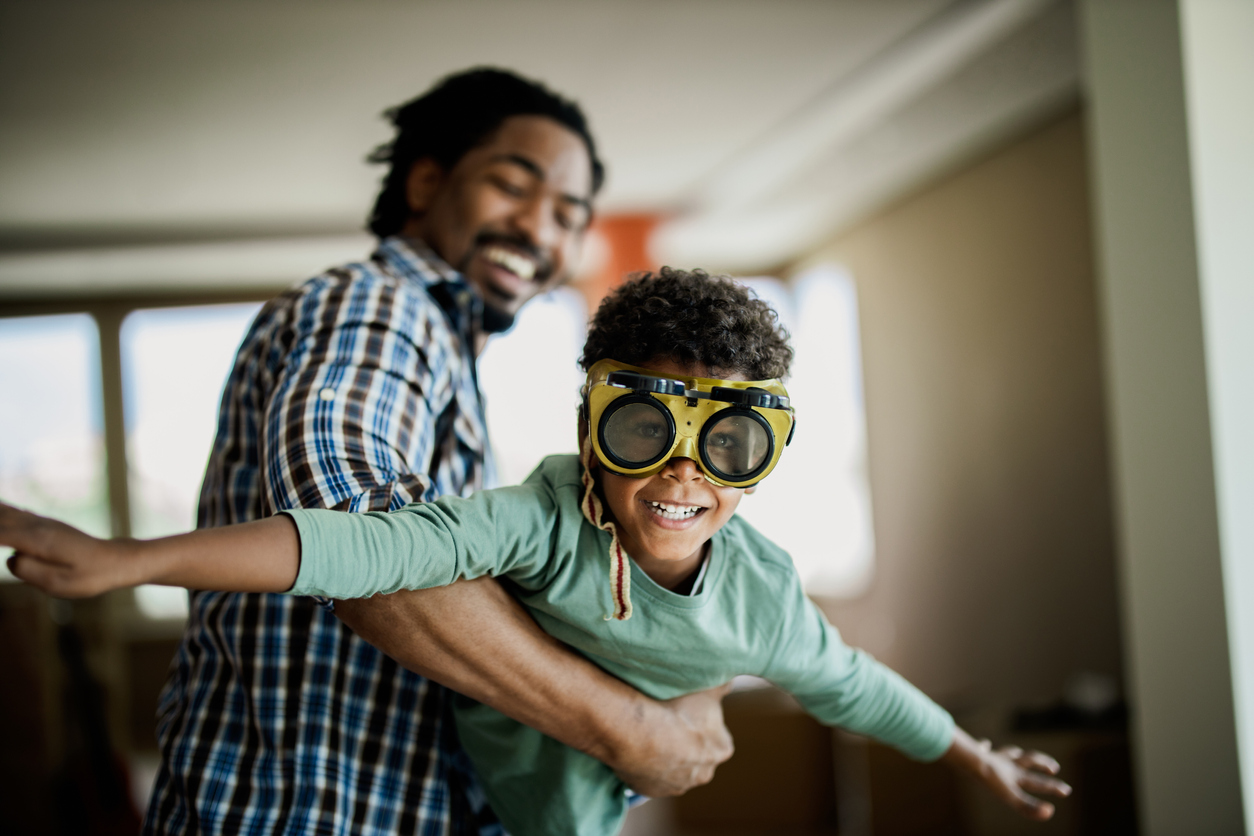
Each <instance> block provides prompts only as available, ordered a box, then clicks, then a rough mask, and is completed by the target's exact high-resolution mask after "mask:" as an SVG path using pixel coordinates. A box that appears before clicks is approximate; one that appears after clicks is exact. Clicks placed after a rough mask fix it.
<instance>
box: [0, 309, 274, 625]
mask: <svg viewBox="0 0 1254 836" xmlns="http://www.w3.org/2000/svg"><path fill="white" fill-rule="evenodd" d="M285 289H286V286H283V285H279V286H272V287H245V288H229V289H224V290H221V291H203V290H202V291H194V292H174V291H171V292H166V293H134V294H73V295H70V294H65V295H58V296H54V297H45V298H39V297H24V298H4V297H0V320H3V319H18V318H23V317H31V316H53V315H57V314H83V313H85V314H88V315H89V316H91V318H92V319H93V320H94V321H95V323H96V330H97V333H98V335H99V340H100V345H99V349H100V351H99V359H100V369H99V372H100V397H101V411H102V413H103V415H102V418H103V422H104V450H105V491H106V496H107V504H108V508H109V531H110V534H111V535H112V536H113V537H130V536H131V530H132V529H131V497H130V481H129V480H130V463H129V459H128V455H127V449H126V412H125V406H124V402H125V399H124V396H123V391H122V323H123V321H124V320H125V319H126V317H127V316H129V315H130V314H131V313H133V312H135V311H138V310H151V309H154V308H183V307H192V306H196V305H229V304H233V303H245V302H266V301H268V300H270V299H272V298H274V296H276V295H278V294H279V293H282V292H283V291H284V290H285ZM127 597H128V598H129V599H130V600H131V605H130V609H131V610H132V612H133V614H134V616H135V620H137V621H151V622H153V623H154V624H156V623H159V622H155V621H153V620H151V619H148V618H147V616H141V615H139V612H138V608H137V607H136V605H135V604H134V596H133V595H131V596H127ZM169 621H171V622H172V623H173V622H174V621H177V622H178V623H179V624H180V625H181V623H182V621H181V619H169ZM180 630H181V626H180Z"/></svg>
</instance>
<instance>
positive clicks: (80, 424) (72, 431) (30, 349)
mask: <svg viewBox="0 0 1254 836" xmlns="http://www.w3.org/2000/svg"><path fill="white" fill-rule="evenodd" d="M0 392H3V393H4V396H3V397H0V498H2V499H3V500H4V501H5V502H8V503H12V504H14V505H18V506H21V507H23V508H28V509H30V510H32V511H36V512H38V513H41V514H48V515H50V516H54V517H57V518H59V519H62V520H65V521H66V522H69V523H71V524H73V525H76V526H78V527H79V528H82V529H84V530H86V531H88V532H90V533H92V534H96V535H99V536H106V537H107V536H109V534H110V530H109V504H108V491H107V488H106V482H105V456H104V430H103V427H104V423H103V420H102V417H101V416H102V412H101V401H100V338H99V334H98V332H97V330H96V323H95V321H94V320H93V319H92V318H91V317H90V316H88V315H87V314H70V315H65V316H35V317H20V318H13V319H0ZM3 551H4V553H5V554H7V553H9V551H10V550H8V549H4V550H3ZM0 579H3V580H12V575H10V574H9V573H8V571H7V570H6V569H5V568H4V567H3V563H0Z"/></svg>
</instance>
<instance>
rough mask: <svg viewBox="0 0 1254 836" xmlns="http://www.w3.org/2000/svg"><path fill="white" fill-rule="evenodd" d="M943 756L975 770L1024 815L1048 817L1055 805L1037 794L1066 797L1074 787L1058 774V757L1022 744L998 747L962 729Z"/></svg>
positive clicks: (979, 776)
mask: <svg viewBox="0 0 1254 836" xmlns="http://www.w3.org/2000/svg"><path fill="white" fill-rule="evenodd" d="M942 760H944V761H946V762H948V763H949V764H950V765H952V766H956V767H958V768H961V769H963V770H965V771H967V772H970V773H972V774H973V775H975V777H976V778H978V779H979V780H980V781H981V782H983V783H984V785H985V786H987V787H988V788H989V789H990V790H992V792H993V794H994V795H996V796H997V797H998V798H1000V799H1001V800H1002V801H1005V802H1006V804H1008V805H1009V806H1010V807H1011V808H1012V809H1014V810H1015V811H1016V812H1018V813H1019V814H1020V815H1022V816H1024V817H1026V818H1029V819H1036V820H1037V821H1046V820H1047V819H1049V818H1051V817H1052V816H1053V815H1054V805H1053V804H1051V803H1050V802H1048V801H1042V800H1041V799H1039V798H1037V797H1036V795H1033V793H1036V794H1037V795H1052V796H1054V797H1056V798H1066V797H1067V796H1069V795H1071V787H1070V786H1068V785H1067V784H1066V783H1064V782H1062V781H1060V780H1058V779H1057V778H1054V777H1053V776H1054V775H1057V774H1058V761H1056V760H1054V759H1053V758H1051V757H1050V756H1049V755H1046V754H1045V753H1043V752H1025V751H1024V750H1022V749H1020V748H1019V747H1018V746H1004V747H1002V748H1000V749H994V748H993V745H992V744H991V743H990V742H989V741H987V740H981V741H979V742H977V741H975V740H974V739H973V738H972V737H971V735H969V734H967V733H966V732H965V731H963V730H962V729H955V730H954V742H953V744H952V745H951V746H950V747H949V751H948V752H946V753H945V755H944V757H943V758H942Z"/></svg>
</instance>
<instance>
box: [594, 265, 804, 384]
mask: <svg viewBox="0 0 1254 836" xmlns="http://www.w3.org/2000/svg"><path fill="white" fill-rule="evenodd" d="M660 357H670V358H674V359H675V360H678V361H679V362H681V363H701V364H703V365H705V366H706V367H707V368H709V369H710V370H712V371H716V372H718V373H719V374H720V375H730V374H736V373H739V374H743V375H744V376H745V377H746V378H747V379H749V380H767V379H769V378H783V377H786V376H787V375H788V367H789V366H790V365H791V363H792V348H791V347H789V345H788V331H787V330H785V329H784V327H783V326H782V325H780V323H779V317H778V316H777V315H776V313H775V311H774V310H773V309H772V308H771V306H770V305H768V304H767V303H766V302H763V301H762V300H761V299H759V298H758V297H757V295H756V294H755V293H753V291H751V290H749V289H748V288H746V287H744V286H743V285H740V284H737V283H736V282H734V281H732V280H731V279H730V278H727V277H726V276H711V275H709V274H707V273H705V272H704V271H702V270H693V271H691V272H689V271H685V270H673V269H671V268H670V267H663V268H662V269H661V270H660V271H658V272H657V273H646V274H644V275H642V276H638V277H634V278H632V279H630V280H629V281H627V282H626V283H625V284H623V285H622V286H621V287H619V288H618V289H617V290H614V291H613V292H611V293H610V294H609V295H608V296H606V297H605V301H603V302H602V303H601V306H600V307H599V308H598V309H597V312H596V316H594V317H593V318H592V324H591V325H590V326H589V328H588V340H587V342H586V343H584V347H583V357H581V358H580V359H579V363H580V365H582V366H583V370H584V371H585V372H586V371H587V370H588V369H590V368H592V365H593V364H594V363H596V362H598V361H600V360H605V359H613V360H618V361H619V362H620V363H629V364H631V365H633V366H642V365H646V364H647V363H648V361H650V360H654V359H657V358H660Z"/></svg>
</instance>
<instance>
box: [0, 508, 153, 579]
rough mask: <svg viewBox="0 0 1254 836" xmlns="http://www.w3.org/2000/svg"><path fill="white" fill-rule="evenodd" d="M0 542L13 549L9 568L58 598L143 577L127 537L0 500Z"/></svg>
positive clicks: (140, 566)
mask: <svg viewBox="0 0 1254 836" xmlns="http://www.w3.org/2000/svg"><path fill="white" fill-rule="evenodd" d="M0 545H4V546H12V547H13V549H14V553H13V556H12V557H10V558H9V559H8V566H9V571H10V572H12V573H13V574H14V575H15V576H16V577H18V578H20V579H21V580H24V581H26V582H27V583H29V584H31V585H32V586H36V587H38V588H40V589H42V590H43V591H44V592H47V593H48V594H50V595H55V596H57V597H58V598H89V597H91V596H93V595H99V594H100V593H102V592H108V591H109V590H111V589H118V588H119V587H123V586H133V585H135V584H139V583H144V582H145V581H146V578H145V577H144V576H143V572H142V568H143V567H142V565H141V562H140V561H139V560H138V559H137V555H136V553H135V549H134V548H133V543H132V542H131V541H126V540H101V539H99V538H97V537H92V536H91V535H89V534H84V533H83V532H81V531H79V530H78V529H77V528H73V527H72V526H68V525H66V524H65V523H63V522H58V521H57V520H52V519H48V518H47V517H40V516H38V515H36V514H31V513H29V512H27V511H21V510H19V509H17V508H14V507H12V506H9V505H4V504H0Z"/></svg>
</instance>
